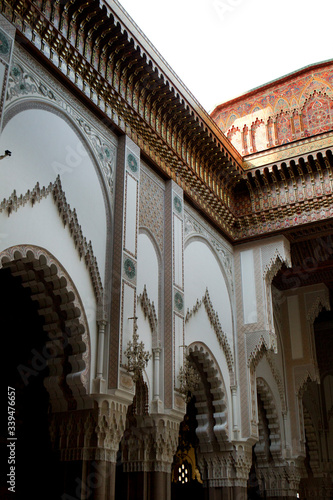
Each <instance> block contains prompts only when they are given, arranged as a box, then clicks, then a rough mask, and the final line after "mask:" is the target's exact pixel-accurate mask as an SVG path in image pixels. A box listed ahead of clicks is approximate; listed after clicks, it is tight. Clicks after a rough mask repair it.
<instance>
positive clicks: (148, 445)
mask: <svg viewBox="0 0 333 500" xmlns="http://www.w3.org/2000/svg"><path fill="white" fill-rule="evenodd" d="M178 439H179V422H178V421H175V420H173V419H170V418H169V417H168V416H164V415H163V416H161V417H160V418H152V417H151V416H147V417H145V416H143V417H141V419H140V423H139V422H137V423H136V424H135V426H132V427H131V428H129V429H126V431H125V435H124V438H123V440H122V443H121V447H122V461H123V464H124V470H125V471H127V472H142V471H146V472H152V471H158V472H170V469H171V464H172V462H173V459H174V455H175V453H176V451H177V446H178Z"/></svg>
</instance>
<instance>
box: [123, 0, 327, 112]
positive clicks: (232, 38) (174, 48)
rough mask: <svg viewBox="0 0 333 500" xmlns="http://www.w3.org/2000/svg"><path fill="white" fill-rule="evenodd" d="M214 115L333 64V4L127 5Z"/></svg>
mask: <svg viewBox="0 0 333 500" xmlns="http://www.w3.org/2000/svg"><path fill="white" fill-rule="evenodd" d="M119 1H120V3H121V5H122V6H123V7H124V8H125V10H126V11H127V12H128V14H129V15H130V16H131V17H132V19H133V20H134V21H135V22H136V24H137V25H138V26H139V28H140V29H141V30H142V31H143V32H144V34H145V35H146V36H147V38H149V40H150V41H151V42H152V44H153V45H154V46H155V47H156V49H157V50H158V51H159V52H160V54H161V55H162V56H163V57H164V59H165V60H166V61H167V62H168V64H169V65H170V66H171V67H172V69H173V70H174V71H175V73H177V75H178V76H179V78H180V79H181V80H182V81H183V83H184V84H185V85H186V86H187V88H188V89H189V90H190V91H191V93H192V94H193V95H194V97H196V99H197V100H198V101H199V102H200V104H201V105H202V106H203V107H204V108H205V109H206V110H207V111H208V112H210V111H212V110H213V109H214V107H215V106H216V105H217V104H220V103H221V102H225V101H228V100H229V99H232V98H233V97H237V96H238V95H241V94H243V93H244V92H246V91H248V90H251V89H252V88H255V87H257V86H259V85H262V84H264V83H267V82H269V81H271V80H274V79H276V78H279V77H281V76H284V75H286V74H288V73H291V72H293V71H296V70H298V69H300V68H303V67H304V66H308V65H310V64H313V63H317V62H321V61H325V60H327V59H332V58H333V50H332V47H333V41H332V28H331V25H332V17H333V0H311V1H310V0H274V2H273V1H271V0H163V1H162V0H119Z"/></svg>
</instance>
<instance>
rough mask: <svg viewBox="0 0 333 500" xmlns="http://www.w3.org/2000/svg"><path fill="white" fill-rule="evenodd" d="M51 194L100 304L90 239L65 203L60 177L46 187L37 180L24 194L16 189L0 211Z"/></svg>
mask: <svg viewBox="0 0 333 500" xmlns="http://www.w3.org/2000/svg"><path fill="white" fill-rule="evenodd" d="M50 195H52V197H53V200H54V203H55V204H56V206H57V208H58V212H59V216H60V217H61V219H62V221H63V224H64V226H66V225H67V226H68V228H69V231H70V234H71V236H72V238H73V241H74V245H75V248H76V249H77V251H78V253H79V256H80V259H81V258H83V259H84V261H85V264H86V266H87V268H88V270H89V274H90V278H91V281H92V285H93V288H94V293H95V297H96V301H97V303H99V304H102V297H103V286H102V280H101V276H100V273H99V269H98V264H97V260H96V257H95V255H94V252H93V248H92V243H91V241H89V242H88V241H87V239H86V238H85V236H84V235H83V233H82V228H81V226H80V224H79V222H78V218H77V214H76V210H75V208H74V209H73V210H72V209H71V208H70V205H69V204H68V203H67V200H66V195H65V192H64V191H63V190H62V186H61V182H60V177H59V176H58V177H57V179H56V181H55V182H54V183H50V184H49V185H48V186H47V187H45V186H44V187H42V188H41V187H40V186H39V183H38V182H37V184H36V186H35V187H34V188H33V189H32V190H28V191H27V192H26V194H25V195H22V194H21V195H20V196H17V194H16V191H15V190H14V191H13V193H12V194H11V196H10V197H9V198H7V199H6V198H5V199H4V200H3V201H2V202H1V204H0V213H1V212H6V213H7V215H8V216H10V215H11V214H13V212H17V210H18V209H19V208H22V207H24V206H25V205H26V204H28V203H29V204H30V205H31V206H32V207H33V206H34V205H35V203H40V201H41V200H42V199H45V198H47V197H48V196H50Z"/></svg>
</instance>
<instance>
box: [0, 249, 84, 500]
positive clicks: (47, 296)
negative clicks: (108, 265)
mask: <svg viewBox="0 0 333 500" xmlns="http://www.w3.org/2000/svg"><path fill="white" fill-rule="evenodd" d="M0 263H1V266H2V267H1V269H0V295H1V300H0V304H1V306H0V310H1V316H0V322H1V332H3V340H4V344H5V345H4V350H3V352H4V353H6V359H5V360H4V361H3V363H1V370H2V378H1V381H2V389H3V391H2V394H3V395H4V397H7V396H6V395H7V394H10V396H8V407H10V408H11V409H12V408H14V409H15V411H10V412H8V417H7V416H6V417H5V419H4V418H3V417H1V418H2V421H1V433H0V434H1V444H0V447H1V458H5V460H4V462H3V463H4V464H7V467H8V468H7V467H6V466H5V467H4V468H3V469H2V471H1V473H2V474H4V481H2V482H1V484H2V485H4V491H3V493H4V495H3V496H1V498H7V495H8V494H9V493H10V494H13V492H14V491H15V495H16V496H15V498H18V499H21V498H22V499H23V498H26V497H27V495H28V494H29V493H30V492H33V496H34V498H36V499H41V500H42V499H45V498H46V497H47V498H51V499H59V498H60V497H62V495H63V494H67V495H73V496H75V495H76V494H77V487H78V481H79V480H80V478H81V477H82V472H83V468H82V465H83V464H82V460H81V457H82V454H80V450H78V451H77V450H75V453H76V456H77V457H79V458H75V456H74V454H72V455H70V454H69V453H68V449H69V448H70V447H72V448H74V446H73V445H72V442H70V439H69V435H70V430H71V429H69V426H68V425H67V419H68V420H69V417H70V416H72V417H73V415H75V414H76V413H77V412H76V411H75V410H80V409H82V408H84V406H85V405H87V404H88V400H87V383H86V382H87V377H88V375H89V352H90V349H89V340H88V333H87V332H88V328H87V324H86V321H85V319H82V318H80V316H81V311H82V310H83V308H82V305H81V302H80V300H79V298H78V297H77V295H76V292H75V293H74V290H75V289H74V285H73V284H72V283H71V282H70V279H69V277H68V276H67V278H66V277H65V273H64V271H63V270H62V269H61V268H60V264H59V263H58V262H57V261H56V260H55V259H54V258H53V257H51V256H50V255H49V254H48V253H47V252H46V251H45V250H43V249H40V248H37V247H32V246H28V245H26V246H22V247H13V248H11V249H8V250H6V251H4V252H2V254H1V258H0ZM79 318H80V319H79ZM14 396H15V398H14ZM14 403H15V404H14ZM6 418H8V419H7V420H6ZM9 422H10V425H9ZM14 423H15V426H14ZM77 431H78V428H77V427H76V428H75V429H74V433H75V434H76V441H75V442H74V444H75V443H76V447H77V448H79V447H80V445H79V442H78V439H77ZM9 438H16V439H12V440H11V439H9ZM8 442H9V443H11V448H9V447H8V446H7V445H8ZM14 445H15V446H14ZM8 458H10V459H11V460H12V462H11V463H8ZM10 466H12V467H14V468H12V469H10ZM9 472H11V473H12V481H13V488H15V490H14V489H13V490H8V486H11V484H7V477H6V475H7V474H8V473H9ZM50 485H52V488H51V489H50ZM1 487H2V486H1ZM28 492H29V493H28ZM1 493H2V492H1ZM8 498H12V497H8Z"/></svg>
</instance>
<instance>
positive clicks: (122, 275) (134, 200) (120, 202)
mask: <svg viewBox="0 0 333 500" xmlns="http://www.w3.org/2000/svg"><path fill="white" fill-rule="evenodd" d="M139 178H140V150H139V148H138V147H137V146H136V145H135V144H134V142H133V141H131V140H130V139H129V138H128V137H126V136H123V137H121V138H120V140H119V147H118V153H117V171H116V190H115V193H116V195H115V214H114V245H113V277H112V299H111V318H112V321H111V332H110V358H109V387H110V388H119V389H122V390H125V391H127V392H128V391H131V392H132V396H131V397H132V398H133V395H134V386H133V382H132V379H131V377H130V376H129V375H128V374H127V372H126V370H125V369H124V368H122V367H123V366H125V365H126V361H127V360H126V357H125V356H124V352H125V350H126V347H127V344H128V342H129V341H130V340H132V337H133V332H134V326H135V319H136V304H137V290H136V279H137V241H138V225H139V224H138V216H139Z"/></svg>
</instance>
